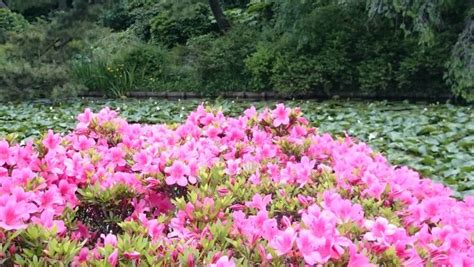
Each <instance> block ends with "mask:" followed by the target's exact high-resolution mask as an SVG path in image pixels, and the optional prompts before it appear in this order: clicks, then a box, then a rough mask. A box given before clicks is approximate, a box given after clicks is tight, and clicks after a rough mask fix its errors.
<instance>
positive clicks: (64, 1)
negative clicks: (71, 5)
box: [59, 0, 67, 10]
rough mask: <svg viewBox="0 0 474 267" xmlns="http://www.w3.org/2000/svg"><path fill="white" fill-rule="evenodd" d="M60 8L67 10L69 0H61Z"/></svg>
mask: <svg viewBox="0 0 474 267" xmlns="http://www.w3.org/2000/svg"><path fill="white" fill-rule="evenodd" d="M59 9H60V10H66V9H67V0H59Z"/></svg>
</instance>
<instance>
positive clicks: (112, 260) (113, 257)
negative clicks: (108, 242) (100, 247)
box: [107, 249, 118, 267]
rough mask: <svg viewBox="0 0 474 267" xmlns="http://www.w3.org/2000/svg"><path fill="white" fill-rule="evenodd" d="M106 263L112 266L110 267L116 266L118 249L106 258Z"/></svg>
mask: <svg viewBox="0 0 474 267" xmlns="http://www.w3.org/2000/svg"><path fill="white" fill-rule="evenodd" d="M107 262H108V263H109V264H110V265H112V267H115V266H117V263H118V249H114V251H113V252H112V254H110V255H109V257H108V258H107Z"/></svg>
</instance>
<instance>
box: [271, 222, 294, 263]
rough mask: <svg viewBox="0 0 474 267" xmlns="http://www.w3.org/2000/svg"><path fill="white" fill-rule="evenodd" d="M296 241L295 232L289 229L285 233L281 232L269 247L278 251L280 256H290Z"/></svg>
mask: <svg viewBox="0 0 474 267" xmlns="http://www.w3.org/2000/svg"><path fill="white" fill-rule="evenodd" d="M295 240H296V234H295V230H294V229H293V228H292V227H288V228H287V229H286V230H285V231H280V232H279V233H278V234H277V235H276V236H275V237H274V238H273V240H271V241H270V243H269V245H270V247H272V248H273V249H275V250H276V252H277V255H278V256H282V255H285V254H288V253H289V252H290V251H291V250H292V249H293V244H294V242H295Z"/></svg>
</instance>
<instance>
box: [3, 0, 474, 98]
mask: <svg viewBox="0 0 474 267" xmlns="http://www.w3.org/2000/svg"><path fill="white" fill-rule="evenodd" d="M27 2H28V3H26V2H25V1H18V0H10V1H6V3H7V4H8V5H9V7H10V8H11V11H10V10H7V9H1V10H0V29H1V33H0V62H1V63H2V64H1V66H0V73H1V74H0V75H1V80H0V92H1V98H4V99H5V98H7V99H8V98H12V96H18V95H20V96H23V97H28V98H32V97H51V96H68V95H76V94H78V93H81V92H84V91H99V92H103V93H105V94H108V95H110V96H117V97H122V96H125V95H126V94H127V93H128V92H130V91H199V92H201V93H204V94H206V95H218V94H220V93H222V92H233V91H275V92H277V93H280V94H282V95H283V96H297V95H301V94H314V93H316V94H319V95H329V96H332V95H338V94H340V93H344V92H346V93H347V92H349V93H355V94H358V95H364V94H367V95H376V96H382V97H383V96H397V95H403V96H408V97H409V96H420V95H421V96H430V97H437V96H443V95H450V94H453V95H455V96H458V97H461V98H464V99H466V100H467V101H471V100H473V99H474V96H473V95H474V91H473V90H474V89H473V88H474V85H473V81H474V77H473V73H474V71H473V69H474V66H473V62H474V60H473V55H474V47H473V43H474V42H473V36H472V35H473V27H474V26H473V25H474V23H473V8H472V7H471V6H470V5H469V1H463V0H429V1H422V0H416V1H380V0H366V1H353V0H343V1H332V0H329V1H322V0H318V1H301V0H251V1H249V0H239V1H231V0H225V1H221V6H222V8H223V9H224V14H225V16H226V17H227V19H228V20H229V21H230V24H231V27H230V29H229V30H227V31H225V32H223V31H221V30H220V29H219V27H218V25H217V22H216V19H215V17H214V16H213V12H212V11H211V8H210V6H209V3H208V1H201V0H184V1H171V0H159V1H151V0H129V1H126V0H122V1H105V0H103V1H92V2H91V1H87V0H72V1H65V0H63V1H58V0H42V1H33V2H31V1H27ZM24 17H25V18H26V19H28V21H29V22H27V20H25V18H24Z"/></svg>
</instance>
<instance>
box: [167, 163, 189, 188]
mask: <svg viewBox="0 0 474 267" xmlns="http://www.w3.org/2000/svg"><path fill="white" fill-rule="evenodd" d="M165 172H166V174H167V175H168V176H167V177H166V184H167V185H173V184H178V185H180V186H186V185H187V184H188V179H187V178H186V176H187V175H189V173H190V170H189V167H188V166H187V165H185V164H184V163H183V162H182V161H179V160H175V161H174V162H173V164H172V165H171V167H166V168H165Z"/></svg>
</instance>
